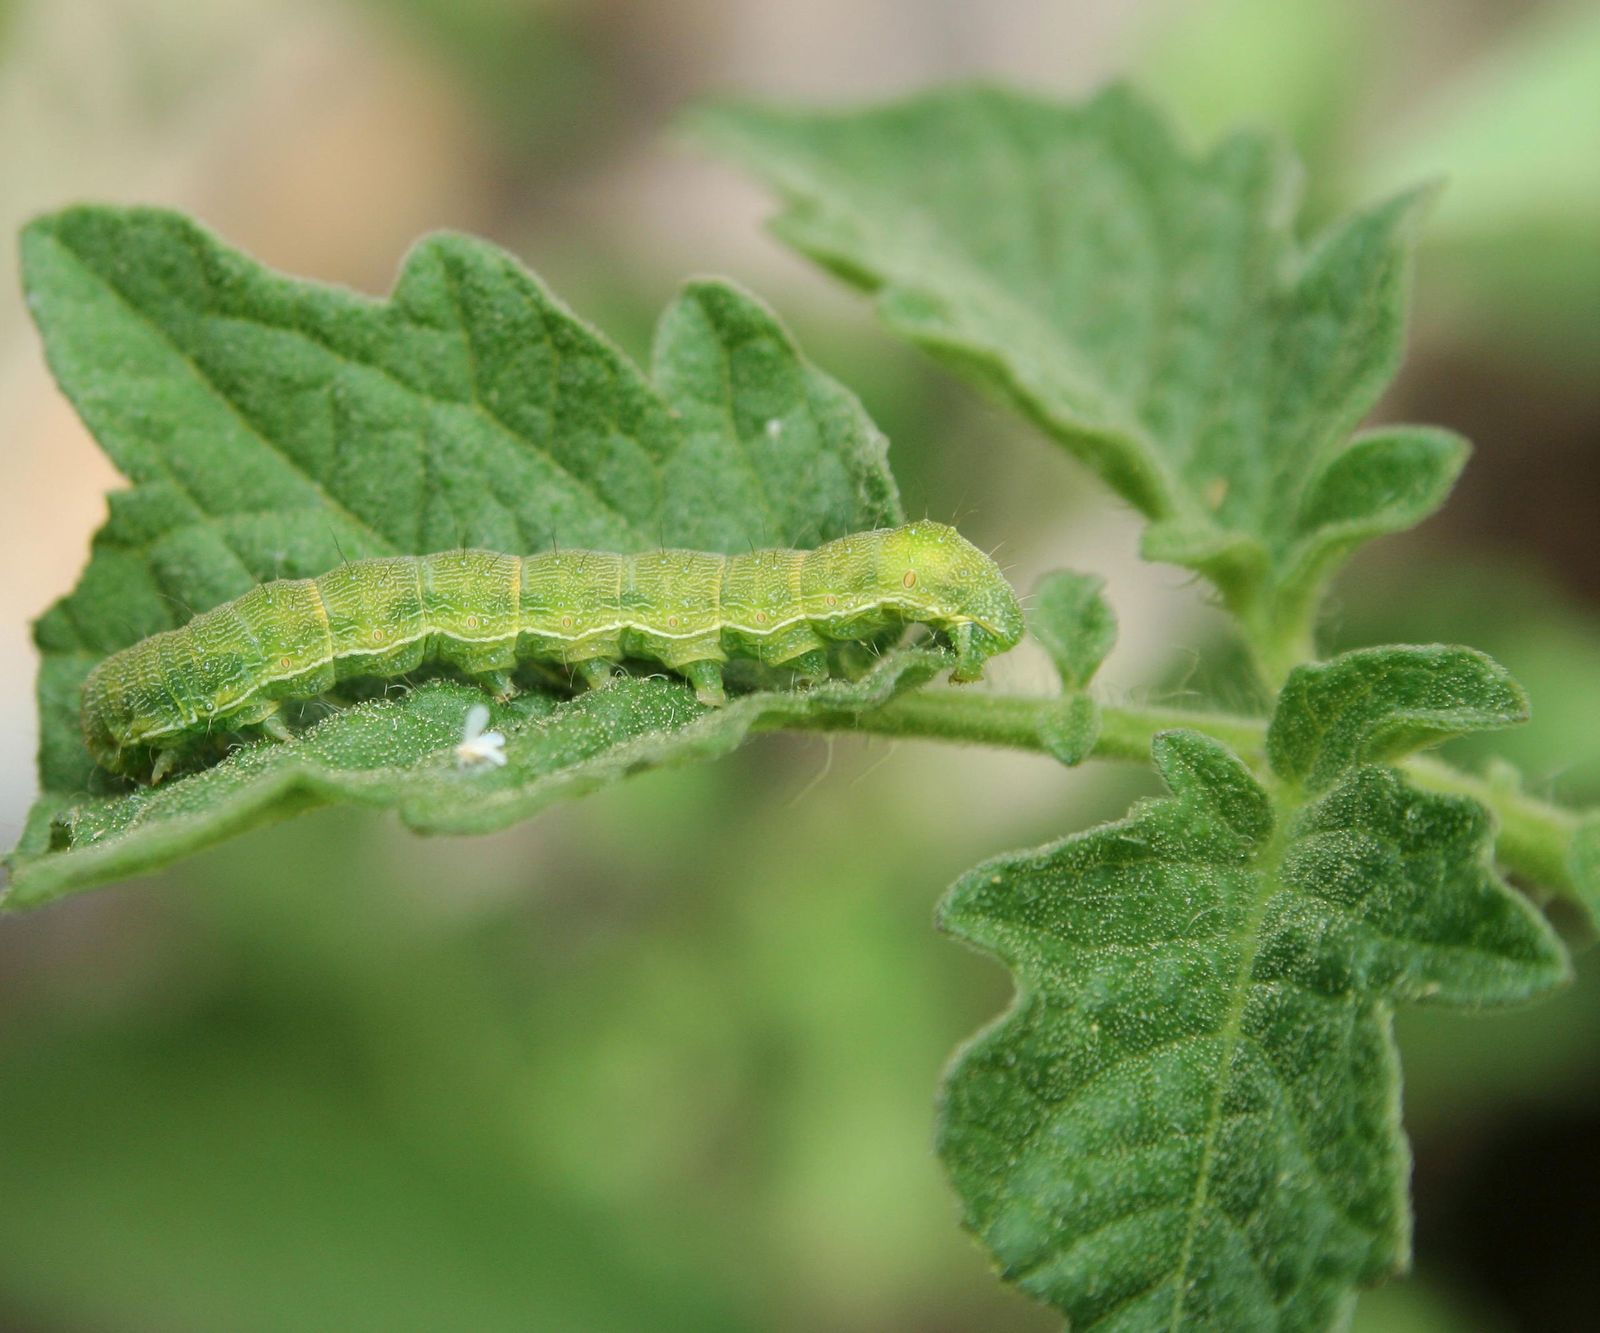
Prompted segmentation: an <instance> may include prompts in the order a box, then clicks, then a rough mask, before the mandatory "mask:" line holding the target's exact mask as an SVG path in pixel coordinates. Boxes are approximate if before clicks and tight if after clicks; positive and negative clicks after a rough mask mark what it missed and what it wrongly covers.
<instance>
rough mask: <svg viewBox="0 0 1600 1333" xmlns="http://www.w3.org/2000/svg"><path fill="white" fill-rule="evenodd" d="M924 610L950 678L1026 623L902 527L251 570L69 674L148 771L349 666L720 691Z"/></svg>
mask: <svg viewBox="0 0 1600 1333" xmlns="http://www.w3.org/2000/svg"><path fill="white" fill-rule="evenodd" d="M912 623H919V624H926V625H929V626H931V627H932V628H934V629H935V630H937V631H939V632H941V633H942V634H944V635H945V636H947V637H948V638H949V639H950V640H951V642H952V643H953V644H954V645H955V647H956V650H957V665H956V668H955V671H954V672H953V673H952V679H955V680H975V679H977V678H978V677H979V676H980V675H981V674H982V670H983V663H984V661H985V660H986V659H987V658H989V657H991V656H993V655H994V654H995V653H999V652H1004V651H1005V650H1006V649H1008V648H1010V647H1012V646H1013V645H1014V644H1015V643H1016V642H1017V641H1018V639H1020V638H1021V635H1022V613H1021V609H1020V607H1019V606H1018V603H1017V598H1016V594H1015V593H1014V592H1013V591H1012V589H1011V587H1010V585H1009V584H1008V583H1007V582H1006V580H1005V577H1004V576H1003V575H1002V574H1001V573H1000V571H999V569H998V568H997V567H996V566H995V564H994V562H993V561H991V560H990V559H989V558H988V557H987V556H986V555H984V554H983V553H982V552H981V551H979V550H978V549H977V548H976V547H974V546H972V545H971V544H970V543H969V542H967V541H966V540H965V539H964V538H962V537H961V536H960V535H959V534H958V533H957V532H956V531H955V530H954V529H953V528H948V527H945V526H943V525H942V524H938V523H930V522H922V523H912V524H909V525H906V526H904V527H899V528H881V529H877V530H875V531H872V532H862V533H854V534H852V535H850V536H847V537H840V538H838V539H837V540H835V541H831V542H828V543H826V544H824V545H822V546H819V547H817V548H816V549H814V550H809V551H797V550H780V549H774V550H762V551H751V552H748V553H743V554H738V555H726V556H725V555H719V554H716V553H711V552H700V551H647V552H640V553H636V554H625V555H619V554H611V553H607V552H601V551H550V552H545V553H542V554H539V555H530V556H515V555H500V554H496V553H495V552H492V551H445V552H440V553H438V554H435V555H424V556H394V557H385V558H379V559H373V560H358V561H354V562H352V563H349V564H345V565H341V566H340V567H339V568H337V569H334V570H330V571H329V572H328V573H326V574H324V575H322V576H321V577H319V578H315V579H288V580H279V581H276V582H273V583H264V584H261V585H260V586H259V587H256V588H252V589H251V590H250V591H249V592H247V593H246V594H245V595H244V596H243V597H240V598H238V599H237V600H235V601H232V602H228V603H226V604H224V605H222V606H219V607H217V608H215V609H214V610H211V611H207V612H205V613H203V614H202V615H198V616H196V617H195V618H194V619H193V620H191V621H190V622H189V623H188V624H187V625H185V626H183V627H182V628H181V629H175V630H168V631H166V632H164V633H161V634H155V635H152V636H151V637H149V638H147V639H143V640H141V641H140V642H138V643H136V644H134V645H133V646H132V647H130V648H127V649H124V650H123V651H122V652H119V653H116V654H114V655H113V656H111V657H109V658H107V659H106V660H105V661H104V662H102V663H100V665H99V666H97V667H96V668H95V669H94V671H93V672H92V673H91V674H90V676H89V678H88V680H87V681H85V683H84V687H83V732H84V739H85V741H86V743H87V745H88V748H89V752H90V753H91V755H93V757H94V759H95V760H96V762H98V763H99V764H101V765H102V766H103V767H105V768H107V769H109V770H111V771H112V772H115V773H125V774H128V775H130V776H133V777H136V778H140V779H143V780H147V781H151V782H154V781H159V780H160V778H161V777H162V776H163V774H165V773H166V772H169V771H171V770H172V769H173V768H176V767H179V766H182V765H183V764H185V763H187V762H189V761H191V760H193V759H194V758H195V757H196V755H197V754H198V753H200V752H201V751H202V750H204V749H205V747H206V745H207V743H208V740H209V739H210V738H213V737H215V736H217V735H219V734H225V733H231V732H239V731H248V730H261V731H264V732H266V733H267V734H270V735H277V736H283V735H286V734H287V731H286V729H285V728H284V726H283V724H282V722H281V720H280V719H279V718H278V717H277V712H278V709H279V707H280V705H281V704H282V702H283V701H284V700H290V699H310V698H315V697H317V696H319V695H322V694H324V693H326V692H327V691H330V690H332V689H333V688H334V687H335V686H337V685H338V683H339V682H340V681H343V680H348V679H352V678H355V677H379V678H383V677H393V676H401V675H405V674H407V673H409V672H413V671H416V670H418V669H419V668H421V667H423V666H424V665H426V664H429V663H437V664H440V665H443V666H446V667H449V668H452V669H454V670H456V671H459V672H460V673H462V674H464V675H466V676H469V677H472V678H474V679H478V680H481V681H483V682H485V683H486V684H488V685H489V686H490V687H491V688H492V689H493V690H494V691H495V692H496V693H497V694H501V695H504V694H506V693H508V692H509V691H510V689H511V688H512V687H511V684H510V672H511V671H512V670H513V669H515V668H516V667H517V666H518V664H519V663H525V662H531V663H549V664H553V665H556V666H561V667H566V668H570V669H572V670H573V671H574V672H575V673H576V674H577V675H578V676H579V677H580V678H581V679H582V680H583V681H584V683H585V684H588V685H590V686H596V685H601V684H603V683H604V682H605V681H606V680H608V679H609V678H610V676H611V674H612V672H613V670H614V668H615V666H616V665H617V664H618V663H620V662H621V661H622V660H623V659H625V658H642V659H645V660H649V661H654V662H659V663H660V664H661V665H662V666H664V667H666V668H667V669H668V670H671V671H673V672H676V673H678V674H679V675H682V676H684V677H686V678H687V679H688V680H689V681H690V683H691V684H692V685H693V686H694V689H695V693H696V695H697V696H698V698H699V699H700V701H701V702H702V703H704V704H708V705H714V704H719V703H721V702H722V701H723V698H724V693H723V683H722V667H723V664H724V663H725V662H727V661H728V660H729V659H748V660H753V661H757V662H760V663H762V664H764V665H766V666H787V667H790V668H792V669H794V670H796V671H797V672H798V673H799V674H801V675H802V676H805V677H809V678H813V679H820V678H822V677H825V676H826V675H827V673H828V654H827V648H828V645H829V644H831V643H839V642H850V641H860V640H864V639H870V638H873V637H875V636H876V635H877V634H878V633H880V632H881V631H883V630H886V629H892V628H895V627H897V626H901V625H906V624H912Z"/></svg>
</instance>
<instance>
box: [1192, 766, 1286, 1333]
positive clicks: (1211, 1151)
mask: <svg viewBox="0 0 1600 1333" xmlns="http://www.w3.org/2000/svg"><path fill="white" fill-rule="evenodd" d="M1272 815H1273V827H1272V836H1271V837H1270V838H1269V839H1268V841H1267V844H1266V846H1265V847H1264V848H1262V850H1261V852H1260V853H1259V854H1258V855H1257V856H1256V857H1255V858H1254V863H1253V865H1252V867H1251V869H1252V873H1253V874H1254V875H1255V877H1256V883H1257V885H1258V888H1257V891H1256V894H1255V897H1254V900H1253V901H1252V902H1251V904H1250V911H1249V913H1248V914H1247V915H1246V917H1245V919H1244V921H1243V922H1242V923H1241V925H1240V928H1239V930H1238V931H1237V932H1236V933H1235V935H1234V937H1233V938H1234V942H1235V944H1236V946H1237V947H1238V949H1239V965H1238V967H1237V968H1236V969H1235V971H1234V981H1233V988H1232V995H1231V997H1230V998H1229V1001H1228V1010H1227V1013H1226V1014H1225V1015H1224V1016H1223V1021H1222V1026H1221V1027H1220V1028H1219V1029H1218V1031H1217V1037H1218V1039H1219V1041H1220V1043H1221V1058H1220V1059H1219V1061H1218V1073H1217V1079H1216V1085H1215V1087H1214V1088H1213V1089H1212V1093H1211V1104H1210V1105H1209V1106H1208V1107H1207V1108H1206V1119H1205V1131H1204V1132H1205V1140H1204V1142H1203V1144H1202V1145H1201V1149H1200V1162H1199V1165H1198V1167H1197V1168H1196V1170H1195V1184H1194V1192H1193V1193H1192V1194H1191V1196H1190V1199H1189V1210H1188V1213H1189V1215H1188V1220H1187V1223H1186V1225H1185V1228H1184V1235H1183V1246H1182V1248H1181V1250H1180V1251H1179V1254H1178V1263H1177V1266H1176V1268H1175V1269H1174V1271H1173V1294H1172V1318H1171V1320H1170V1321H1169V1322H1168V1325H1167V1327H1168V1330H1169V1333H1180V1331H1181V1329H1182V1328H1183V1304H1184V1297H1185V1295H1186V1292H1187V1285H1188V1275H1189V1265H1190V1264H1191V1263H1192V1262H1193V1260H1194V1245H1195V1240H1196V1238H1197V1237H1198V1236H1199V1232H1200V1223H1201V1218H1202V1217H1203V1216H1204V1214H1205V1210H1206V1204H1207V1196H1208V1194H1209V1191H1210V1184H1211V1177H1212V1173H1213V1171H1214V1169H1215V1165H1216V1152H1217V1140H1218V1137H1219V1136H1220V1134H1221V1131H1222V1122H1223V1116H1222V1101H1223V1098H1224V1097H1225V1096H1226V1094H1227V1091H1228V1088H1229V1086H1230V1085H1231V1083H1232V1081H1233V1072H1232V1070H1233V1058H1234V1055H1235V1054H1236V1053H1237V1052H1238V1050H1239V1047H1240V1045H1241V1044H1242V1043H1243V1041H1244V1011H1245V1005H1246V1004H1247V1003H1248V1001H1249V997H1250V987H1251V985H1252V982H1251V974H1252V973H1253V972H1254V970H1255V962H1256V956H1257V954H1258V953H1259V952H1260V950H1261V934H1262V926H1263V924H1264V923H1265V920H1266V914H1267V909H1268V907H1269V905H1270V904H1271V902H1272V900H1273V898H1274V897H1276V896H1277V894H1278V893H1279V891H1280V890H1282V889H1283V887H1284V886H1283V882H1282V880H1281V878H1280V874H1279V872H1280V871H1281V870H1282V868H1283V861H1284V857H1285V856H1286V855H1287V853H1288V849H1289V841H1290V839H1289V823H1290V820H1289V818H1288V815H1289V811H1288V810H1287V809H1286V808H1285V802H1284V800H1283V798H1282V797H1281V796H1278V795H1276V794H1275V795H1274V799H1273V803H1272Z"/></svg>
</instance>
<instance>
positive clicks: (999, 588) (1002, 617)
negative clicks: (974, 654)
mask: <svg viewBox="0 0 1600 1333" xmlns="http://www.w3.org/2000/svg"><path fill="white" fill-rule="evenodd" d="M877 574H878V587H879V589H880V591H881V592H882V593H883V594H885V595H886V596H888V597H892V598H894V599H896V600H898V601H899V602H900V603H901V605H907V606H912V607H914V608H915V609H916V612H917V618H918V619H920V620H923V621H925V622H926V623H928V624H930V625H934V626H936V627H937V628H939V629H941V630H944V631H946V632H950V631H953V630H956V629H958V628H960V627H961V626H963V625H971V626H972V627H973V628H972V630H971V631H970V634H971V636H972V638H973V639H974V640H975V641H976V644H975V646H976V648H977V650H978V655H979V656H980V657H991V656H993V655H994V654H995V653H1003V652H1005V651H1006V650H1007V649H1008V648H1013V647H1015V646H1016V644H1017V642H1018V641H1019V640H1020V639H1021V638H1022V629H1023V624H1022V607H1021V605H1020V604H1019V603H1018V602H1017V594H1016V593H1015V592H1014V591H1013V590H1012V587H1011V585H1010V584H1009V583H1007V582H1006V577H1005V575H1004V574H1002V573H1001V572H1000V567H999V566H998V565H996V564H995V562H994V561H993V560H991V559H989V557H988V556H986V555H985V554H984V553H983V552H982V551H980V550H979V549H978V548H977V547H976V546H974V545H973V544H972V543H971V542H969V541H968V540H967V539H966V538H965V537H963V536H962V535H961V534H960V533H959V532H957V531H956V530H955V529H954V528H951V527H946V526H945V525H944V524H943V523H930V522H922V523H912V524H910V525H908V526H906V527H903V528H896V529H894V530H893V531H891V532H889V533H886V534H885V536H884V542H883V547H882V549H881V550H880V551H879V553H878V571H877Z"/></svg>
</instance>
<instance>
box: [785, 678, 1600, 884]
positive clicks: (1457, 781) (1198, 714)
mask: <svg viewBox="0 0 1600 1333" xmlns="http://www.w3.org/2000/svg"><path fill="white" fill-rule="evenodd" d="M1061 704H1062V699H1061V697H1060V696H1051V695H1043V696H1041V695H1016V694H986V693H979V692H976V691H960V690H918V691H914V692H912V693H909V694H904V695H901V696H900V697H899V698H898V699H894V700H892V701H891V702H889V703H887V704H885V705H884V706H883V707H882V708H878V709H874V710H872V711H870V712H866V713H837V714H820V715H813V716H810V717H806V718H803V719H799V720H792V721H788V722H785V723H781V724H779V725H780V726H784V727H788V728H791V729H804V730H809V731H864V732H871V733H872V734H874V735H878V736H902V737H914V738H921V739H924V740H943V741H952V742H955V743H957V744H972V745H998V746H1004V747H1007V748H1010V749H1017V750H1037V751H1040V752H1048V746H1047V744H1046V741H1045V734H1046V733H1045V728H1044V724H1045V723H1046V722H1047V721H1048V720H1049V719H1050V718H1051V717H1052V716H1054V715H1055V713H1056V711H1057V710H1058V709H1059V708H1060V707H1061ZM1177 727H1186V728H1189V729H1192V730H1194V731H1199V732H1203V733H1204V734H1206V735H1207V736H1211V737H1213V738H1214V739H1216V740H1219V741H1222V742H1223V743H1224V744H1226V745H1227V746H1229V747H1230V748H1231V749H1233V750H1234V751H1235V752H1236V753H1238V754H1239V756H1240V757H1241V758H1243V759H1245V760H1247V761H1248V762H1249V763H1250V764H1251V765H1252V766H1253V767H1257V768H1260V767H1262V766H1264V764H1265V762H1266V735H1267V729H1266V723H1265V722H1263V721H1261V720H1260V719H1257V718H1249V717H1237V716H1233V715H1231V714H1227V713H1212V712H1203V711H1199V710H1193V709H1181V708H1128V707H1103V708H1102V709H1101V710H1100V734H1099V737H1098V739H1097V740H1096V741H1095V746H1094V751H1093V754H1094V755H1095V756H1096V757H1099V758H1102V759H1131V760H1144V759H1148V758H1149V756H1150V742H1151V741H1152V740H1153V739H1154V738H1155V736H1156V735H1157V734H1158V733H1159V732H1163V731H1170V730H1172V729H1174V728H1177ZM1400 767H1401V768H1402V769H1404V770H1405V772H1406V773H1407V774H1408V775H1409V776H1410V777H1411V779H1412V781H1414V782H1415V783H1416V784H1417V785H1418V786H1420V787H1425V788H1428V789H1429V790H1432V791H1439V792H1447V793H1450V794H1452V795H1457V796H1467V797H1471V798H1472V799H1473V800H1475V801H1478V802H1480V803H1481V804H1483V805H1485V806H1487V807H1488V808H1489V809H1490V810H1492V811H1493V812H1494V815H1495V819H1496V823H1497V825H1498V833H1497V836H1496V841H1495V852H1496V855H1497V856H1498V858H1499V860H1500V861H1501V863H1502V864H1503V865H1505V866H1506V868H1507V869H1509V870H1511V871H1512V872H1513V873H1515V874H1517V875H1519V876H1521V877H1522V878H1524V879H1526V880H1528V881H1529V882H1530V883H1534V884H1538V885H1541V886H1543V887H1545V888H1549V889H1553V890H1556V891H1558V892H1560V893H1563V894H1566V895H1569V896H1570V895H1572V894H1574V893H1575V892H1576V891H1577V885H1576V884H1575V883H1574V882H1573V878H1572V869H1571V865H1570V863H1569V854H1570V851H1571V846H1572V840H1573V837H1574V835H1575V834H1576V832H1577V829H1578V826H1579V824H1580V823H1581V817H1580V816H1578V815H1577V814H1574V813H1573V812H1572V811H1570V810H1563V809H1562V808H1561V807H1559V806H1556V805H1551V804H1550V803H1549V802H1547V801H1541V800H1538V799H1536V798H1535V797H1532V796H1529V795H1527V794H1526V793H1525V792H1522V791H1518V790H1516V788H1515V787H1514V786H1512V785H1511V784H1510V783H1508V782H1505V781H1502V780H1499V779H1496V778H1494V777H1480V776H1477V775H1474V774H1471V773H1465V772H1463V771H1462V770H1460V769H1458V768H1455V767H1453V766H1452V765H1450V764H1447V763H1445V762H1444V761H1443V760H1441V759H1439V758H1437V757H1434V756H1431V755H1419V756H1416V757H1413V758H1411V759H1408V760H1404V761H1402V763H1401V765H1400Z"/></svg>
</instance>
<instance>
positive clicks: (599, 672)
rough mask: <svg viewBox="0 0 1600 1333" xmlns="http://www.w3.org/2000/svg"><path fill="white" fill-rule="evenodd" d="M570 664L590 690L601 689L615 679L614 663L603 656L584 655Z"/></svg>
mask: <svg viewBox="0 0 1600 1333" xmlns="http://www.w3.org/2000/svg"><path fill="white" fill-rule="evenodd" d="M572 665H573V669H574V670H575V671H577V673H578V676H579V677H580V678H581V679H582V681H583V683H584V685H585V686H586V687H587V688H588V689H591V690H603V689H604V688H605V687H606V686H607V685H609V684H611V682H612V680H614V679H615V671H614V668H615V664H614V663H611V662H608V661H606V660H605V658H603V657H586V658H584V659H583V661H581V662H574V663H573V664H572Z"/></svg>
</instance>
